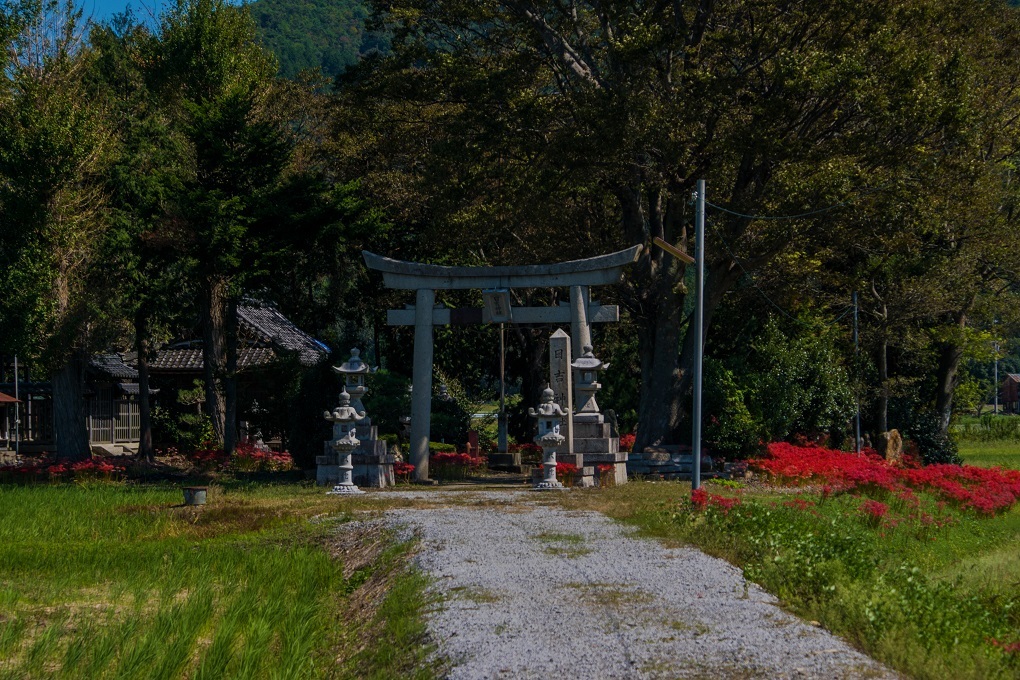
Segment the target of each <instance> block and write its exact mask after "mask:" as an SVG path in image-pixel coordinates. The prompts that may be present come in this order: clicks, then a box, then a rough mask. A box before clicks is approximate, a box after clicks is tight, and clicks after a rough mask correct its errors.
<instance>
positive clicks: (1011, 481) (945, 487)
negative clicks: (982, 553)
mask: <svg viewBox="0 0 1020 680" xmlns="http://www.w3.org/2000/svg"><path fill="white" fill-rule="evenodd" d="M755 466H756V467H757V468H758V469H759V470H761V471H763V472H767V473H769V474H770V475H772V476H773V477H775V478H776V479H781V480H784V481H787V482H794V483H798V482H803V481H807V480H812V479H814V480H820V481H823V482H825V486H824V487H823V490H822V491H823V495H828V494H829V493H838V492H853V491H879V490H882V491H888V492H890V493H894V494H897V495H898V496H899V497H900V498H902V499H904V500H907V499H909V495H908V494H910V492H911V489H924V490H926V491H929V492H932V493H934V494H935V495H936V496H938V497H940V498H942V499H943V500H945V501H948V502H951V503H954V504H956V505H957V506H959V507H961V508H973V509H974V510H976V511H978V512H980V513H983V514H986V515H993V514H995V513H996V512H1000V511H1002V510H1007V509H1009V508H1010V507H1012V506H1013V505H1014V504H1015V503H1017V502H1018V501H1020V470H1004V469H1002V468H980V467H972V466H960V465H929V466H928V467H924V468H900V467H894V466H892V465H890V464H889V463H887V462H886V461H885V460H883V459H882V458H881V457H880V456H879V455H878V454H876V453H875V452H874V451H872V450H870V449H866V450H865V451H864V452H862V455H859V456H858V455H856V454H852V453H845V452H843V451H835V450H833V449H825V448H822V447H820V446H794V445H793V444H788V443H786V442H778V443H775V444H769V446H768V457H767V458H764V459H761V460H758V461H755Z"/></svg>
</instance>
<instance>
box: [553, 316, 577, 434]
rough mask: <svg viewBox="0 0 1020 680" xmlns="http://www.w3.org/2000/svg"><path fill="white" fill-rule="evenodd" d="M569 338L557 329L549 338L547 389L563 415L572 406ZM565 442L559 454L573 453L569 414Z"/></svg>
mask: <svg viewBox="0 0 1020 680" xmlns="http://www.w3.org/2000/svg"><path fill="white" fill-rule="evenodd" d="M570 364H571V360H570V336H569V335H567V334H566V333H565V332H563V329H558V330H557V331H556V332H555V333H553V334H552V335H551V336H550V337H549V387H550V388H552V391H553V401H554V402H556V403H557V404H559V405H560V408H562V409H563V411H564V412H565V413H570V412H571V409H572V408H573V405H574V394H573V392H574V390H573V386H572V384H571V379H570V377H571V376H570ZM564 420H565V421H566V423H565V424H566V432H564V433H563V435H564V436H566V438H567V440H566V442H565V443H564V447H563V448H561V449H560V452H561V453H573V451H574V418H573V415H572V414H571V415H570V416H568V417H567V418H565V419H564Z"/></svg>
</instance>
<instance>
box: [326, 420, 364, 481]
mask: <svg viewBox="0 0 1020 680" xmlns="http://www.w3.org/2000/svg"><path fill="white" fill-rule="evenodd" d="M360 444H361V442H359V441H358V440H357V439H355V438H354V437H353V436H352V435H351V433H350V432H348V436H347V437H345V438H344V439H337V440H336V441H334V442H331V443H330V446H331V448H332V449H333V450H334V451H336V453H337V456H338V458H339V462H338V464H337V466H336V467H337V470H338V471H339V473H340V479H339V481H338V482H337V484H336V485H335V486H334V487H333V490H332V491H327V492H326V495H327V496H346V495H350V494H359V493H365V492H364V491H362V490H361V489H359V488H358V487H357V486H356V485H355V484H354V475H353V472H354V466H353V465H352V464H351V452H352V451H354V449H356V448H358V446H359V445H360Z"/></svg>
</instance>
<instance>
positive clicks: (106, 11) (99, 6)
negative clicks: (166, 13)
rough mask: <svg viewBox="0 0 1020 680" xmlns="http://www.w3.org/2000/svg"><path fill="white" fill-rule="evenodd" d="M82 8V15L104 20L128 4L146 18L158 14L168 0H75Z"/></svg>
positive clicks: (137, 13) (141, 16) (140, 17)
mask: <svg viewBox="0 0 1020 680" xmlns="http://www.w3.org/2000/svg"><path fill="white" fill-rule="evenodd" d="M76 1H77V3H78V6H79V7H81V8H82V10H84V16H85V17H88V16H91V17H92V18H93V19H95V20H96V21H105V20H106V19H109V18H110V17H112V16H113V15H114V14H117V13H118V12H123V11H124V9H125V8H126V7H127V6H128V5H129V4H130V5H131V8H132V9H133V10H134V11H135V14H136V15H137V16H138V18H139V19H146V18H148V16H149V15H150V14H152V15H154V16H158V15H159V13H160V12H161V11H163V8H164V7H166V5H167V4H168V0H76Z"/></svg>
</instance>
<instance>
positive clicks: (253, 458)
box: [187, 441, 294, 472]
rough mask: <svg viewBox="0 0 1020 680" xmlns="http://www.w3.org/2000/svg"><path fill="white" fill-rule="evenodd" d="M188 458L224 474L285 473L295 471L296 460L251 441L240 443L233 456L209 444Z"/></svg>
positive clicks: (287, 454) (285, 453)
mask: <svg viewBox="0 0 1020 680" xmlns="http://www.w3.org/2000/svg"><path fill="white" fill-rule="evenodd" d="M187 458H188V460H190V461H191V462H192V463H194V464H195V465H197V466H199V467H202V468H207V469H211V468H214V467H215V468H218V469H219V470H221V471H222V472H284V471H286V470H293V469H294V459H293V458H292V457H291V455H290V454H289V453H288V452H286V451H271V450H269V449H262V448H259V447H257V446H255V444H254V443H253V442H250V441H243V442H240V443H239V444H238V445H237V447H236V448H235V449H234V455H232V456H228V455H226V454H225V453H224V452H223V449H220V448H215V447H213V446H212V445H211V444H209V443H207V444H206V445H205V448H202V449H198V450H196V451H192V452H191V453H189V454H188V456H187Z"/></svg>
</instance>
